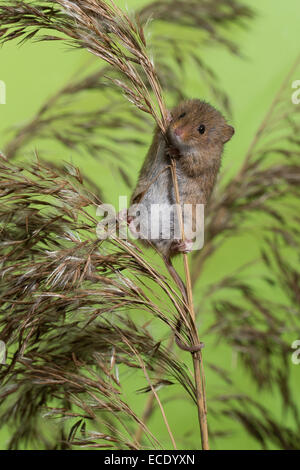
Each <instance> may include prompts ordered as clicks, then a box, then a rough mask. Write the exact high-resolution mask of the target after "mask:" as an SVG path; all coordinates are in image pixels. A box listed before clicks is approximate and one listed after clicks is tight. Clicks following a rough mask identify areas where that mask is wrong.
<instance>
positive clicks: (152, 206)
mask: <svg viewBox="0 0 300 470" xmlns="http://www.w3.org/2000/svg"><path fill="white" fill-rule="evenodd" d="M233 134H234V129H233V127H232V126H230V125H229V124H227V122H226V120H225V119H224V117H223V116H222V114H221V113H220V112H219V111H217V110H216V109H215V108H214V107H213V106H211V105H210V104H208V103H206V102H204V101H200V100H198V99H192V100H187V101H183V102H182V103H180V104H179V105H178V106H177V107H176V108H174V109H173V110H172V111H171V113H169V118H168V127H167V132H166V135H165V136H164V135H163V134H162V132H161V130H160V129H159V128H156V130H155V133H154V138H153V141H152V144H151V146H150V149H149V151H148V154H147V156H146V159H145V161H144V164H143V166H142V169H141V171H140V174H139V178H138V182H137V186H136V188H135V190H134V193H133V195H132V197H131V208H130V212H129V222H130V227H131V229H132V230H133V231H136V232H138V233H139V238H141V239H146V240H148V241H150V242H151V243H152V244H153V245H154V246H155V247H156V249H157V250H158V251H159V252H160V253H161V254H162V255H163V257H164V259H165V262H166V264H167V267H168V269H169V272H170V273H171V275H172V276H173V278H174V276H175V277H176V278H177V279H175V280H176V282H177V283H178V277H179V276H178V274H177V272H176V271H175V269H174V268H173V266H172V263H171V258H172V257H173V256H174V255H176V254H178V253H180V252H189V251H191V250H192V246H193V239H192V237H193V236H194V234H195V230H197V227H195V222H196V220H195V214H196V211H195V208H196V206H197V204H204V205H205V204H207V202H208V200H209V197H210V195H211V192H212V190H213V187H214V184H215V181H216V177H217V174H218V171H219V169H220V164H221V156H222V152H223V147H224V144H225V143H226V142H228V141H229V140H230V139H231V137H232V136H233ZM170 156H171V157H173V158H174V159H175V160H176V173H177V180H178V189H179V196H180V204H181V206H182V213H183V223H184V233H185V241H184V242H183V241H182V239H181V234H180V230H179V231H178V228H179V222H178V218H177V212H176V206H175V204H176V197H175V191H174V184H173V180H172V174H171V168H170ZM136 204H139V206H136ZM187 204H188V205H190V207H192V208H193V211H192V214H188V215H187V216H185V212H184V206H185V205H187ZM134 208H137V209H138V210H136V211H135V210H134ZM165 221H168V224H169V227H167V230H165V228H164V227H163V224H164V222H165ZM168 229H169V230H168ZM201 229H202V230H203V227H201ZM153 232H154V233H153ZM165 235H166V236H165ZM175 273H176V274H175ZM179 279H180V278H179ZM179 282H181V283H182V281H181V280H180V281H179ZM182 284H183V283H182ZM183 349H186V350H189V351H190V348H188V349H187V348H183Z"/></svg>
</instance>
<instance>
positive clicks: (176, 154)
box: [167, 146, 180, 158]
mask: <svg viewBox="0 0 300 470" xmlns="http://www.w3.org/2000/svg"><path fill="white" fill-rule="evenodd" d="M167 154H168V155H169V157H171V158H178V157H180V152H179V150H178V149H177V148H175V147H171V146H169V147H167Z"/></svg>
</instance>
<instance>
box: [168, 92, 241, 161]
mask: <svg viewBox="0 0 300 470" xmlns="http://www.w3.org/2000/svg"><path fill="white" fill-rule="evenodd" d="M233 134H234V128H233V127H232V126H229V125H228V124H227V122H226V121H225V119H224V117H223V116H222V114H221V113H220V112H219V111H217V110H216V109H215V108H214V107H213V106H211V105H210V104H208V103H206V102H204V101H200V100H187V101H184V102H182V103H180V104H179V105H178V106H177V107H176V108H175V109H173V110H172V112H171V119H170V124H169V128H168V138H169V140H170V142H171V144H172V145H174V146H175V147H176V148H178V150H179V151H181V152H182V153H184V152H190V151H193V150H199V149H201V148H203V149H206V150H209V148H211V149H212V150H213V149H216V148H219V149H221V148H222V147H223V145H224V144H225V143H226V142H228V141H229V140H230V139H231V137H232V136H233Z"/></svg>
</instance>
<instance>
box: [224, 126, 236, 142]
mask: <svg viewBox="0 0 300 470" xmlns="http://www.w3.org/2000/svg"><path fill="white" fill-rule="evenodd" d="M233 134H234V128H233V127H232V126H228V125H226V127H225V128H224V131H223V143H224V144H226V142H228V140H230V139H231V137H232V136H233Z"/></svg>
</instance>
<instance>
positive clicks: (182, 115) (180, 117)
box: [178, 113, 186, 119]
mask: <svg viewBox="0 0 300 470" xmlns="http://www.w3.org/2000/svg"><path fill="white" fill-rule="evenodd" d="M185 115H186V113H182V114H180V116H179V118H178V119H182V118H184V116H185Z"/></svg>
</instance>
